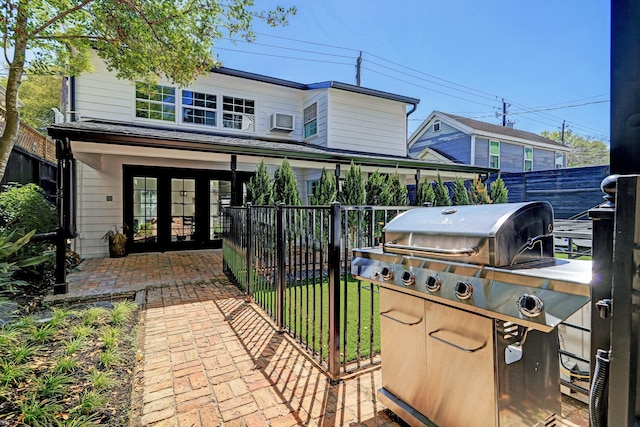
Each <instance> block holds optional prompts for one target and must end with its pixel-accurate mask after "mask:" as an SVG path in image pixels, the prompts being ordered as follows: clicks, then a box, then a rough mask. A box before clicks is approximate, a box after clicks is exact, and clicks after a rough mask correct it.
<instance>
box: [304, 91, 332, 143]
mask: <svg viewBox="0 0 640 427" xmlns="http://www.w3.org/2000/svg"><path fill="white" fill-rule="evenodd" d="M327 94H328V91H327V89H318V90H314V91H311V92H309V93H307V96H306V98H305V100H304V106H303V108H307V107H308V106H309V105H311V104H313V103H314V102H316V103H317V104H318V135H316V136H314V137H312V138H309V139H307V140H305V142H306V143H307V144H313V145H318V146H321V147H326V146H327V139H328V133H327V127H328V126H327V119H328V112H327V110H328V104H327ZM302 126H304V123H303V124H302ZM302 135H304V129H303V134H302Z"/></svg>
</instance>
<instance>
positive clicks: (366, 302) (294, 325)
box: [253, 278, 380, 361]
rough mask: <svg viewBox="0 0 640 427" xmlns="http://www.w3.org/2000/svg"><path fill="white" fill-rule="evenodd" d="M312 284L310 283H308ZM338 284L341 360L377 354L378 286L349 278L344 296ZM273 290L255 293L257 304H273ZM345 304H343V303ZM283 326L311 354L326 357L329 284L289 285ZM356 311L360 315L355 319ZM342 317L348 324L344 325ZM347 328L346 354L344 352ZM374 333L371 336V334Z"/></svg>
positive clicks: (351, 359)
mask: <svg viewBox="0 0 640 427" xmlns="http://www.w3.org/2000/svg"><path fill="white" fill-rule="evenodd" d="M310 282H311V281H310ZM344 286H345V284H344V279H343V280H342V281H341V282H340V319H341V322H340V352H341V355H342V357H341V360H342V361H344V355H345V354H346V361H354V360H356V359H357V358H358V348H359V351H360V358H366V357H369V356H370V355H371V354H372V351H373V354H374V355H375V354H377V353H379V352H380V315H379V312H380V308H379V294H378V287H377V285H374V287H373V288H372V286H371V284H370V283H366V282H360V283H359V282H358V281H357V280H355V279H352V278H349V281H348V282H347V284H346V291H347V292H346V297H345V294H344V290H345V289H344ZM274 296H275V295H274V291H271V290H266V291H256V292H254V294H253V297H254V298H255V299H256V300H257V301H274V299H273V298H274ZM345 301H346V304H345ZM345 307H346V313H345ZM284 309H285V315H284V323H285V327H286V328H287V329H288V330H289V331H290V333H291V334H292V335H293V336H295V337H296V338H298V339H299V340H300V341H301V342H303V343H304V345H307V346H308V347H309V348H310V349H311V350H312V351H313V352H314V353H316V354H320V353H321V355H322V357H326V356H327V354H328V348H329V285H328V283H327V282H326V281H323V282H318V283H315V284H314V283H308V284H307V283H306V282H300V283H299V285H298V286H295V285H294V284H290V286H289V288H288V289H287V291H286V294H285V304H284ZM358 312H359V313H360V316H358ZM345 315H346V319H347V321H346V322H345V321H344V319H345ZM345 327H346V351H345V343H344V338H343V337H345ZM372 331H373V333H372Z"/></svg>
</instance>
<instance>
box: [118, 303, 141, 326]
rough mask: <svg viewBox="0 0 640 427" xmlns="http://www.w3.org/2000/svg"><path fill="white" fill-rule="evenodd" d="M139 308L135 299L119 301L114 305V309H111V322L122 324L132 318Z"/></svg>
mask: <svg viewBox="0 0 640 427" xmlns="http://www.w3.org/2000/svg"><path fill="white" fill-rule="evenodd" d="M137 309H138V306H137V304H136V303H134V302H133V301H128V300H125V301H119V302H117V303H115V304H114V305H113V310H111V322H112V323H113V324H115V325H120V324H121V323H123V322H126V321H128V320H129V319H131V316H133V313H134V312H135V311H136V310H137Z"/></svg>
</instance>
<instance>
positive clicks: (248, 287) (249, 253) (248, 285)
mask: <svg viewBox="0 0 640 427" xmlns="http://www.w3.org/2000/svg"><path fill="white" fill-rule="evenodd" d="M252 221H253V215H252V212H251V203H250V202H249V203H247V215H246V216H245V222H246V224H245V227H244V228H245V233H246V234H245V239H246V240H245V242H246V244H245V246H246V248H247V256H246V260H245V261H246V263H247V274H246V280H245V285H246V296H247V302H249V301H251V271H252V270H253V267H252V265H253V239H252V236H253V224H252Z"/></svg>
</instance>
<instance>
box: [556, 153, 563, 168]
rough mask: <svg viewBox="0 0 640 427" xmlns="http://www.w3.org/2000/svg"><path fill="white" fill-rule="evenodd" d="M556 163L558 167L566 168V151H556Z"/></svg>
mask: <svg viewBox="0 0 640 427" xmlns="http://www.w3.org/2000/svg"><path fill="white" fill-rule="evenodd" d="M558 159H559V160H560V162H558ZM554 165H555V168H556V169H562V168H564V153H563V152H562V151H556V152H555V155H554Z"/></svg>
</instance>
